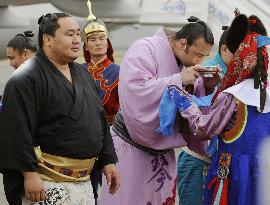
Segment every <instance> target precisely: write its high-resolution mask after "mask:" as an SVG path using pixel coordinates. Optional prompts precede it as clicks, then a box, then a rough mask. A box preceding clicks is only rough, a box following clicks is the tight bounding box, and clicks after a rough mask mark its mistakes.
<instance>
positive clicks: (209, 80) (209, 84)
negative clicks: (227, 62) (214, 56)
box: [203, 67, 221, 94]
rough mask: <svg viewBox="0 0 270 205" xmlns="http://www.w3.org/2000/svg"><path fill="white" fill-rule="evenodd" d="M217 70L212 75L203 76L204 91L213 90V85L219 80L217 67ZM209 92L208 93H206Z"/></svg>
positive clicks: (219, 69) (219, 71)
mask: <svg viewBox="0 0 270 205" xmlns="http://www.w3.org/2000/svg"><path fill="white" fill-rule="evenodd" d="M217 69H218V70H217V72H216V73H214V74H213V77H203V81H204V88H205V90H206V91H208V92H209V91H210V92H213V91H214V89H215V87H216V86H217V85H218V84H219V83H220V81H221V68H220V67H217ZM208 94H209V93H208Z"/></svg>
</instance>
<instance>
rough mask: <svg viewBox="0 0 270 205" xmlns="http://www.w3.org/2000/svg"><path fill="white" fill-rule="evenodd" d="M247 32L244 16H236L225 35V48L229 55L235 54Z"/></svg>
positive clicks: (246, 21)
mask: <svg viewBox="0 0 270 205" xmlns="http://www.w3.org/2000/svg"><path fill="white" fill-rule="evenodd" d="M248 32H249V22H248V18H247V16H246V15H245V14H240V15H238V16H236V17H235V18H234V19H233V21H232V24H231V25H230V28H229V32H228V34H227V40H226V41H227V47H228V49H229V51H230V52H231V53H233V54H234V53H235V52H236V50H237V49H238V47H239V46H240V44H241V43H242V41H243V40H244V38H245V36H246V35H247V34H248Z"/></svg>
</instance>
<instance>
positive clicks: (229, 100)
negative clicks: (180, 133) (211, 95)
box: [181, 93, 236, 139]
mask: <svg viewBox="0 0 270 205" xmlns="http://www.w3.org/2000/svg"><path fill="white" fill-rule="evenodd" d="M235 108H236V100H235V98H234V96H233V95H231V94H229V93H221V94H219V96H218V97H217V99H216V100H215V102H214V105H213V106H212V107H211V109H210V111H209V113H208V114H206V115H204V114H202V112H201V111H200V110H199V108H198V107H197V105H195V104H192V105H191V106H190V107H189V108H187V109H186V110H184V111H183V112H181V114H182V116H183V117H184V118H185V119H187V120H188V122H189V124H190V128H191V130H192V132H193V133H194V135H195V136H197V137H198V138H200V139H209V138H212V137H214V136H217V135H219V134H221V133H222V131H223V129H224V128H225V126H226V125H227V124H228V122H229V121H230V119H231V117H232V115H233V112H234V110H235Z"/></svg>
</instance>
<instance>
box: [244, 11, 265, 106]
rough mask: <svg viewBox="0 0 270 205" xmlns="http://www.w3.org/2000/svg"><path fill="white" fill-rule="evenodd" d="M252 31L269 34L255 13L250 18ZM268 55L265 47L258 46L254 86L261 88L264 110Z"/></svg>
mask: <svg viewBox="0 0 270 205" xmlns="http://www.w3.org/2000/svg"><path fill="white" fill-rule="evenodd" d="M248 21H249V25H250V31H251V32H256V33H258V34H260V35H263V36H267V31H266V28H265V26H264V25H263V23H262V21H261V20H260V19H259V18H258V17H257V16H255V15H251V16H250V17H249V18H248ZM267 57H268V55H263V47H261V48H258V51H257V64H256V66H255V69H254V71H253V76H254V88H255V89H260V110H261V111H263V110H264V106H265V102H266V84H267V78H268V73H267V68H266V67H265V66H268V65H266V62H268V58H267Z"/></svg>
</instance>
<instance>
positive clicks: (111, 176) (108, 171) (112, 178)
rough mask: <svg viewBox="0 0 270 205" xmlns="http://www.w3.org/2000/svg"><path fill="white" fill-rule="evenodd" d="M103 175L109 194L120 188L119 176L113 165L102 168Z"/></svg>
mask: <svg viewBox="0 0 270 205" xmlns="http://www.w3.org/2000/svg"><path fill="white" fill-rule="evenodd" d="M103 173H104V175H105V176H106V179H107V184H108V185H109V186H110V187H109V192H110V193H111V194H114V193H116V192H117V190H118V189H119V187H120V174H119V172H118V170H117V168H116V166H115V164H107V165H105V166H104V168H103Z"/></svg>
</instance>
